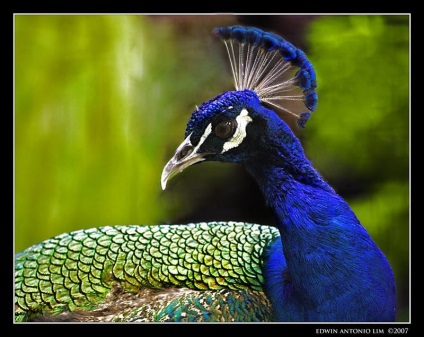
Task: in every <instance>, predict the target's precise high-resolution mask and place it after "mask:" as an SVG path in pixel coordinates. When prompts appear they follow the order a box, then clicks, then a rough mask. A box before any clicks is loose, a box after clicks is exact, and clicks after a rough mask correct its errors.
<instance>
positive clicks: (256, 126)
mask: <svg viewBox="0 0 424 337" xmlns="http://www.w3.org/2000/svg"><path fill="white" fill-rule="evenodd" d="M214 34H215V35H216V36H217V37H218V38H220V39H221V40H222V41H223V43H224V45H225V47H226V49H227V52H228V55H229V60H230V65H231V70H232V74H233V77H234V82H235V89H236V90H234V91H227V92H224V93H222V94H220V95H218V96H216V97H215V98H213V99H211V100H209V101H207V102H205V103H203V104H202V105H200V106H199V107H198V108H197V109H196V110H195V111H194V112H193V114H192V116H191V117H190V119H189V121H188V123H187V127H186V131H185V139H184V141H183V142H182V143H181V145H180V146H179V147H178V148H177V150H176V152H175V155H174V156H173V157H172V158H171V159H170V160H169V162H168V163H167V164H166V165H165V167H164V169H163V172H162V177H161V185H162V188H163V189H165V188H166V185H167V182H168V181H169V180H170V179H171V178H172V177H174V176H175V175H176V174H178V173H179V172H182V171H183V170H184V169H186V168H188V167H189V166H191V165H194V164H198V163H201V162H204V161H220V162H228V163H239V164H241V165H242V166H243V167H244V168H245V169H246V171H247V172H249V173H250V174H251V175H252V177H253V178H254V179H255V180H256V182H257V184H258V186H259V187H260V190H261V191H262V194H263V196H264V198H265V202H266V204H267V205H268V206H269V207H270V208H271V209H272V210H273V212H274V214H275V218H276V228H275V227H269V226H263V225H257V224H250V223H244V222H211V223H195V224H185V225H156V226H135V225H134V226H112V227H101V228H93V229H89V230H81V231H77V232H72V233H64V234H62V235H59V236H57V237H54V238H51V239H49V240H46V241H44V242H42V243H40V244H38V245H35V246H32V247H29V248H28V249H26V250H25V251H23V252H21V253H19V254H17V255H16V257H15V320H16V321H31V320H32V321H283V322H293V321H294V322H377V321H386V322H389V321H394V320H395V315H396V291H395V280H394V276H393V272H392V270H391V267H390V265H389V263H388V261H387V259H386V257H385V256H384V254H383V253H382V252H381V250H380V249H379V248H378V247H377V245H376V244H375V243H374V241H373V240H372V238H371V237H370V236H369V234H368V233H367V231H366V230H365V228H364V227H363V226H362V225H361V224H360V222H359V220H358V219H357V217H356V216H355V214H354V213H353V212H352V210H351V209H350V207H349V205H348V204H347V203H346V202H345V201H344V200H343V199H342V198H341V197H340V196H339V195H338V194H337V193H336V192H335V191H334V190H333V188H332V187H331V186H329V184H328V183H327V182H326V181H325V180H324V179H323V178H322V177H321V176H320V174H319V173H318V172H317V171H316V170H315V169H314V168H313V166H312V164H311V162H310V161H309V160H308V159H307V158H306V156H305V154H304V151H303V148H302V146H301V143H300V141H299V140H298V139H297V138H296V136H295V135H294V133H293V132H292V130H291V129H290V128H289V126H288V125H287V124H286V122H284V121H283V120H282V119H281V118H280V114H287V115H288V116H290V117H292V118H295V119H296V120H297V122H298V125H299V126H300V127H301V128H303V127H305V124H306V122H307V121H308V119H309V118H310V117H311V113H312V112H313V111H314V110H315V109H316V106H317V99H318V97H317V94H316V91H315V90H316V86H317V81H316V75H315V71H314V68H313V66H312V64H311V63H310V61H309V60H308V58H307V57H306V55H305V54H304V53H303V52H302V51H301V50H300V49H298V48H296V47H295V46H294V45H292V44H291V43H290V42H288V41H286V40H284V39H283V38H281V37H280V36H278V35H276V34H274V33H269V32H264V31H262V30H260V29H258V28H254V27H242V26H231V27H221V28H216V29H215V30H214Z"/></svg>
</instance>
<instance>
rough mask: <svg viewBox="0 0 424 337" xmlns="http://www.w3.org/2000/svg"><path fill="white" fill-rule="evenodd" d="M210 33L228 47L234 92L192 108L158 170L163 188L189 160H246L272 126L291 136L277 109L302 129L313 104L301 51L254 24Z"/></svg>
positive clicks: (312, 83)
mask: <svg viewBox="0 0 424 337" xmlns="http://www.w3.org/2000/svg"><path fill="white" fill-rule="evenodd" d="M214 33H215V35H217V36H218V37H219V38H220V39H221V40H222V41H223V42H224V43H225V46H226V48H227V51H228V55H229V59H230V63H231V69H232V72H233V77H234V81H235V87H236V90H235V91H227V92H224V93H223V94H220V95H218V96H216V97H215V98H213V99H212V100H210V101H207V102H205V103H203V104H202V105H201V106H200V107H199V108H197V109H196V110H195V111H194V112H193V114H192V116H191V118H190V119H189V121H188V123H187V128H186V132H185V139H184V141H183V142H182V143H181V145H180V146H179V147H178V148H177V150H176V152H175V155H174V156H173V157H172V158H171V159H170V160H169V162H168V163H167V164H166V166H165V168H164V169H163V172H162V177H161V184H162V189H165V188H166V184H167V181H168V180H169V179H171V178H172V177H173V176H175V175H176V174H178V173H179V172H182V171H183V170H184V169H185V168H187V167H189V166H191V165H193V164H196V163H200V162H202V161H205V160H207V161H222V162H237V163H243V162H245V161H246V160H249V158H252V156H255V153H258V151H259V152H260V151H261V150H266V146H265V147H262V148H261V144H269V142H268V141H269V140H270V139H269V138H270V137H272V136H275V132H272V131H275V128H277V129H279V131H283V134H284V131H286V133H287V134H289V135H292V134H291V131H290V128H289V127H288V126H287V125H286V124H285V123H284V122H283V121H282V120H281V119H279V117H278V116H277V113H279V112H283V113H288V114H289V115H291V116H293V117H294V118H296V119H297V122H298V125H299V126H300V127H304V126H305V123H306V121H307V120H308V119H309V117H310V113H311V112H312V111H314V110H315V108H316V104H317V94H316V92H315V87H316V77H315V72H314V69H313V67H312V65H311V63H310V62H309V61H308V59H307V58H306V56H305V54H304V53H303V52H302V51H301V50H300V49H297V48H295V47H294V46H293V45H292V44H291V43H289V42H287V41H285V40H284V39H283V38H281V37H279V36H278V35H275V34H273V33H267V32H263V31H261V30H259V29H257V28H251V27H240V26H232V27H223V28H217V29H215V30H214ZM270 108H273V110H271V109H270ZM274 110H275V111H274ZM273 128H274V129H273ZM270 129H271V130H270ZM278 133H279V134H280V135H281V134H282V133H281V132H278Z"/></svg>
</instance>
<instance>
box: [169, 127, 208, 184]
mask: <svg viewBox="0 0 424 337" xmlns="http://www.w3.org/2000/svg"><path fill="white" fill-rule="evenodd" d="M190 137H191V134H190V135H189V136H188V137H187V138H186V139H185V140H184V142H182V143H181V145H180V146H178V148H177V150H176V151H175V154H174V156H173V157H172V158H171V159H170V160H169V161H168V163H167V164H166V165H165V167H164V168H163V171H162V176H161V185H162V190H164V189H165V188H166V183H167V182H168V180H170V179H171V178H172V177H174V176H176V175H177V174H178V173H180V172H182V171H183V170H184V169H186V168H187V167H189V166H191V165H193V164H195V163H198V162H200V161H203V160H205V158H204V155H205V154H203V153H198V149H199V146H196V147H194V146H193V145H192V144H191V141H190Z"/></svg>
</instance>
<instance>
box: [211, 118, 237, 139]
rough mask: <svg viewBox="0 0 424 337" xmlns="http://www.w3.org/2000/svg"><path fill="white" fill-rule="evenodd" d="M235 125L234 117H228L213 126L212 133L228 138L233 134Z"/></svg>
mask: <svg viewBox="0 0 424 337" xmlns="http://www.w3.org/2000/svg"><path fill="white" fill-rule="evenodd" d="M236 127H237V122H236V121H235V120H234V119H230V120H227V121H224V122H221V123H219V124H218V125H217V126H215V129H214V133H215V135H216V136H217V137H219V138H228V137H231V136H232V135H233V134H234V131H235V130H236Z"/></svg>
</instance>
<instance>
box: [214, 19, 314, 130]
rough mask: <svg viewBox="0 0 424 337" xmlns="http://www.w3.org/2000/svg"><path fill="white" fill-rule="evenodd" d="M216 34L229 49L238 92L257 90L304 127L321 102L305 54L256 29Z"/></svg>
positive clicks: (225, 30) (231, 29)
mask: <svg viewBox="0 0 424 337" xmlns="http://www.w3.org/2000/svg"><path fill="white" fill-rule="evenodd" d="M213 32H214V34H215V35H216V36H217V37H219V38H220V39H221V40H222V41H223V42H224V44H225V47H226V49H227V52H228V56H229V59H230V64H231V71H232V74H233V77H234V84H235V88H236V90H244V89H249V90H252V91H254V92H255V93H256V94H257V95H258V97H259V99H260V100H261V101H262V102H263V103H267V104H269V105H271V106H273V107H274V108H276V109H278V111H284V112H285V113H288V114H290V115H292V116H294V117H295V118H296V119H297V122H298V125H299V126H300V127H302V128H303V127H304V126H305V123H306V122H307V120H308V119H309V118H310V116H311V112H313V111H314V110H315V109H316V106H317V100H318V96H317V94H316V92H315V88H316V75H315V71H314V68H313V66H312V64H311V63H310V62H309V60H308V58H307V57H306V55H305V53H304V52H303V51H302V50H300V49H298V48H296V47H295V46H293V44H291V43H290V42H288V41H286V40H284V39H283V38H282V37H280V36H278V35H276V34H274V33H270V32H264V31H262V30H260V29H258V28H255V27H241V26H230V27H219V28H215V29H214V30H213Z"/></svg>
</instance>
